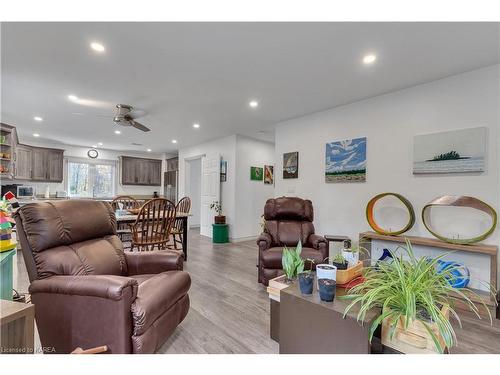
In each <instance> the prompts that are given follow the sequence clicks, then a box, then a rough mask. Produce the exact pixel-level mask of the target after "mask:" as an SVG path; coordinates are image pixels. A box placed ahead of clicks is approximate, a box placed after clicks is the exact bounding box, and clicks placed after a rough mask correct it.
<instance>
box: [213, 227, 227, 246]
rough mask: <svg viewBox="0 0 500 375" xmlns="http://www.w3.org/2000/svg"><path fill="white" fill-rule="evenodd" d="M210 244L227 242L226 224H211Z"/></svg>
mask: <svg viewBox="0 0 500 375" xmlns="http://www.w3.org/2000/svg"><path fill="white" fill-rule="evenodd" d="M212 242H213V243H227V242H229V226H228V225H227V224H212Z"/></svg>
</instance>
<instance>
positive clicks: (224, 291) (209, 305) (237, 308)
mask: <svg viewBox="0 0 500 375" xmlns="http://www.w3.org/2000/svg"><path fill="white" fill-rule="evenodd" d="M256 262H257V245H256V244H255V241H246V242H239V243H229V244H212V242H211V239H210V238H207V237H203V236H200V234H199V231H197V230H190V231H189V237H188V261H187V262H185V263H184V270H185V271H187V272H189V274H190V275H191V281H192V284H191V289H190V291H189V298H190V300H191V308H190V310H189V313H188V315H187V316H186V318H185V319H184V321H183V322H182V323H181V324H180V326H178V327H177V329H176V331H175V332H174V334H173V335H172V336H171V337H170V338H169V340H168V341H167V342H166V343H165V344H164V345H163V346H162V347H161V348H160V350H159V353H177V354H181V353H185V354H196V353H209V354H216V353H221V354H231V353H278V352H279V345H278V344H277V343H276V342H274V341H273V340H271V339H270V338H269V298H268V296H267V293H266V291H265V288H264V287H263V286H262V285H261V284H259V283H257V267H255V264H256ZM15 268H16V272H15V275H14V277H15V279H14V288H15V289H16V290H18V291H20V292H27V290H28V285H29V280H28V275H27V272H26V267H25V265H24V261H23V259H22V255H21V253H20V252H19V253H18V254H17V267H15ZM37 336H38V335H37ZM35 341H36V342H35V345H36V346H38V347H40V341H39V339H38V337H36V340H35Z"/></svg>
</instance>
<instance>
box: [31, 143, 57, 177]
mask: <svg viewBox="0 0 500 375" xmlns="http://www.w3.org/2000/svg"><path fill="white" fill-rule="evenodd" d="M63 154H64V150H59V149H53V148H42V147H32V151H31V156H32V157H31V179H32V180H33V181H46V182H62V180H63Z"/></svg>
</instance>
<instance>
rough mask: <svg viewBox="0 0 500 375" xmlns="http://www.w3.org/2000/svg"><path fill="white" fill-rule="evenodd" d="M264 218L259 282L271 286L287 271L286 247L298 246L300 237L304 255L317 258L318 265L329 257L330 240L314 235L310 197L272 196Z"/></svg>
mask: <svg viewBox="0 0 500 375" xmlns="http://www.w3.org/2000/svg"><path fill="white" fill-rule="evenodd" d="M264 218H265V220H266V223H265V227H264V233H262V234H261V235H260V237H259V238H258V239H257V245H259V264H258V267H259V283H263V284H264V285H268V284H269V280H270V279H272V278H275V277H277V276H279V275H282V274H283V266H282V263H281V258H282V255H283V247H284V246H288V247H296V246H297V242H298V241H299V240H300V241H301V242H302V254H301V256H302V258H305V259H307V258H309V259H314V264H319V263H322V262H323V260H324V259H325V258H327V257H328V242H327V241H326V240H325V238H324V237H322V236H319V235H317V234H314V225H313V223H312V222H313V219H314V213H313V206H312V203H311V201H310V200H308V199H300V198H292V197H281V198H275V199H268V200H267V202H266V205H265V206H264ZM314 264H313V269H315V267H314ZM306 266H307V267H309V265H307V264H306Z"/></svg>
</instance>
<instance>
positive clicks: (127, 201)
mask: <svg viewBox="0 0 500 375" xmlns="http://www.w3.org/2000/svg"><path fill="white" fill-rule="evenodd" d="M120 204H121V207H122V208H121V209H122V210H128V209H134V208H139V207H140V204H139V202H138V201H137V200H136V199H135V198H132V197H131V196H129V195H118V196H117V197H115V198H113V200H112V201H111V207H113V210H115V211H116V210H119V209H120Z"/></svg>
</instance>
